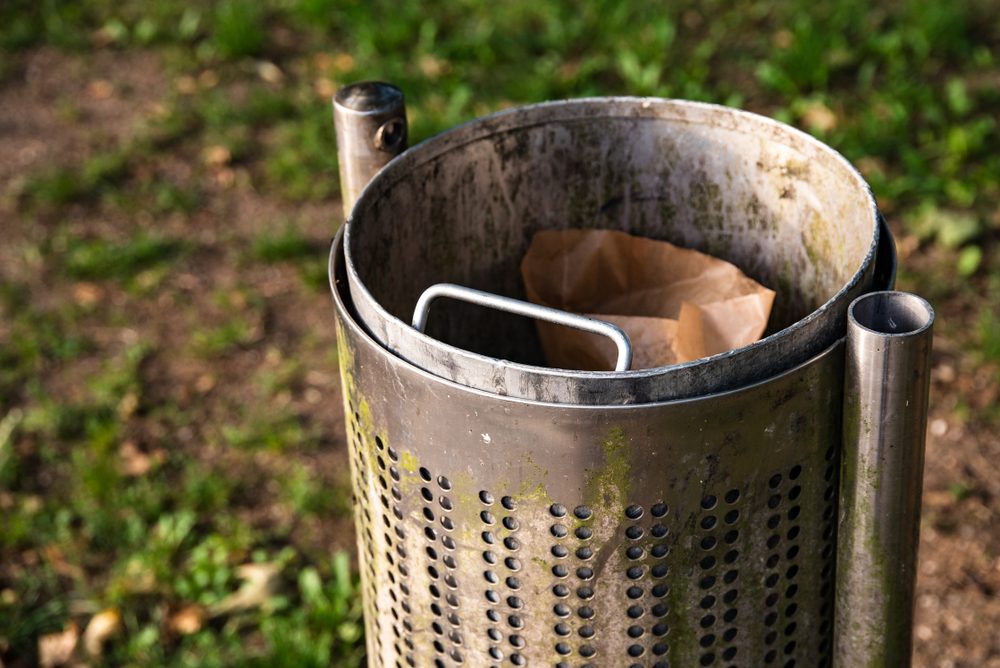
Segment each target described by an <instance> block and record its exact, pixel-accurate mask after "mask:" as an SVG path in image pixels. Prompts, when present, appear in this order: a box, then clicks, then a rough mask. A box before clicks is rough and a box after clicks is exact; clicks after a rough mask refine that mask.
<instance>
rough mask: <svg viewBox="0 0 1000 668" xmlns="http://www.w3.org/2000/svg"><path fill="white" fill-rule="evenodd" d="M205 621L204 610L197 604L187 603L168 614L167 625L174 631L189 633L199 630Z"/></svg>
mask: <svg viewBox="0 0 1000 668" xmlns="http://www.w3.org/2000/svg"><path fill="white" fill-rule="evenodd" d="M204 621H205V610H204V609H203V608H202V607H201V606H199V605H189V606H187V607H186V608H182V609H181V610H179V611H178V612H176V613H174V614H173V615H171V616H170V619H169V621H168V625H169V626H170V628H171V630H173V631H174V632H175V633H179V634H180V635H182V636H187V635H191V634H192V633H197V632H198V631H200V630H201V626H202V624H203V623H204Z"/></svg>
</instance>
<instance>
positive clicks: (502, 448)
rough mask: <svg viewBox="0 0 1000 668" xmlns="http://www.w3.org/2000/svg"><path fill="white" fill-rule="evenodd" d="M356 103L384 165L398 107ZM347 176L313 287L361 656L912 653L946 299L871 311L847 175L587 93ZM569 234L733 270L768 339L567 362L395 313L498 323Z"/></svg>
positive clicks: (568, 660) (484, 661)
mask: <svg viewBox="0 0 1000 668" xmlns="http://www.w3.org/2000/svg"><path fill="white" fill-rule="evenodd" d="M368 86H371V85H370V84H369V85H368ZM373 90H376V92H378V93H379V94H377V95H360V96H359V95H358V94H357V93H358V90H357V89H355V90H354V91H352V94H351V95H344V94H343V93H342V94H339V95H338V98H337V103H336V105H335V115H339V116H338V141H339V142H340V146H341V148H342V149H343V147H344V146H345V145H351V146H354V147H355V148H354V149H352V150H356V146H357V145H358V143H359V142H355V143H354V144H351V143H350V136H349V135H350V132H349V131H348V130H344V127H345V126H346V125H347V124H349V123H347V122H343V121H342V118H341V117H343V116H345V115H346V116H348V117H349V121H350V122H352V123H353V122H358V121H359V119H360V125H359V127H360V128H361V130H360V131H361V132H362V134H363V133H364V132H369V131H370V132H371V137H372V138H373V139H372V141H371V143H370V145H369V149H370V152H372V153H375V154H377V153H378V152H379V151H382V150H385V143H386V142H385V141H384V135H385V133H386V132H387V131H386V130H385V128H386V127H388V126H389V124H390V123H394V124H396V125H393V126H392V133H393V136H397V134H398V133H399V128H398V116H399V115H400V114H401V113H402V111H401V97H399V98H397V97H396V96H394V95H387V94H385V91H384V90H379V89H373ZM362 92H364V89H363V90H362ZM359 100H360V102H359ZM387 102H388V103H390V104H391V105H392V111H390V112H386V111H385V109H384V108H383V109H381V110H380V109H379V108H377V107H379V105H383V107H384V105H386V104H387ZM352 105H356V108H351V106H352ZM365 105H369V106H370V107H375V108H365ZM345 106H346V107H347V108H345ZM404 128H405V126H404ZM379 132H381V133H382V136H383V140H382V142H381V143H382V146H381V147H380V146H379V140H378V133H379ZM402 133H403V136H405V129H404V130H403V131H402ZM360 145H361V152H362V153H363V152H364V148H365V147H364V141H363V136H362V141H360ZM392 149H393V151H396V152H398V151H399V150H401V149H402V146H400V145H398V143H397V144H396V145H394V146H393V147H392ZM393 151H389V153H392V152H393ZM341 154H342V170H345V169H346V170H352V169H354V168H355V167H357V165H356V164H354V163H353V162H352V161H354V160H355V158H351V157H346V159H345V157H344V156H345V154H344V151H343V150H342V152H341ZM376 157H377V156H376ZM385 157H391V156H385ZM360 162H362V161H358V164H360ZM379 162H380V161H378V160H375V161H371V160H368V161H367V162H365V163H364V164H365V166H364V167H363V169H368V170H369V171H370V172H372V173H374V172H375V171H378V170H379V168H380V167H381V164H379ZM385 162H386V160H381V163H382V164H384V163H385ZM372 165H374V167H373V166H372ZM363 169H362V171H363ZM372 173H369V174H368V175H367V176H368V177H370V176H372ZM342 180H345V183H346V182H347V180H346V179H342ZM364 181H366V177H364V176H362V177H360V178H358V177H357V175H355V178H353V180H351V181H350V182H351V183H353V184H355V185H354V186H352V187H353V188H354V190H353V191H349V192H345V196H346V197H347V199H348V201H347V202H345V205H347V206H350V205H351V204H353V207H352V208H351V215H350V219H349V221H348V224H347V225H346V235H344V234H341V235H338V238H337V240H336V241H335V243H334V247H333V249H332V252H331V258H330V278H331V288H332V291H333V296H334V303H335V305H336V312H337V334H338V346H339V354H340V363H341V372H342V380H343V391H344V407H345V414H346V423H347V431H348V441H349V444H350V460H351V469H352V480H353V483H354V495H355V500H356V525H357V531H358V540H359V552H360V563H361V572H362V580H363V592H364V606H365V622H366V633H367V636H366V642H367V649H368V661H369V665H372V666H406V665H410V666H430V665H436V666H457V665H473V666H480V665H496V666H502V665H513V666H524V665H537V666H541V665H549V666H558V667H562V666H571V665H572V666H618V665H622V666H656V667H662V666H674V667H675V668H676V667H678V666H768V665H775V666H829V665H831V663H832V662H833V661H834V658H835V656H836V658H837V662H838V663H839V664H840V665H860V663H859V662H861V661H864V662H866V663H865V665H870V664H871V661H873V660H874V661H875V662H876V664H878V662H879V661H881V662H882V663H883V664H884V665H900V664H899V661H900V660H903V661H904V662H905V661H908V659H909V642H910V641H909V629H908V628H902V627H904V626H905V625H906V624H908V623H909V614H910V612H909V610H910V609H911V608H912V565H913V562H915V546H916V542H915V536H916V534H915V531H916V521H917V516H915V515H914V513H919V493H920V483H919V481H920V476H919V473H920V470H921V469H922V448H923V427H922V426H923V424H924V422H925V420H926V395H927V376H928V371H927V365H928V362H927V357H928V350H929V337H930V324H931V321H932V320H933V311H931V310H930V307H929V306H927V305H926V302H923V300H920V299H919V298H917V297H914V296H912V295H905V294H903V293H893V292H888V293H886V292H878V291H880V290H885V289H887V288H890V287H891V283H892V277H893V275H894V262H895V259H894V255H893V253H892V250H891V249H892V241H891V237H890V236H889V234H888V230H887V229H886V228H885V226H884V224H882V223H881V221H880V218H879V216H878V214H877V211H876V209H875V204H874V199H873V198H872V196H871V193H870V191H869V190H868V188H867V186H866V185H865V184H864V182H863V180H862V179H861V177H860V176H859V175H858V174H857V173H856V172H855V171H854V170H853V169H852V168H851V167H850V166H849V165H848V164H847V163H846V161H844V159H843V158H841V157H840V156H839V155H838V154H836V153H835V152H834V151H832V150H831V149H829V148H828V147H826V146H824V145H822V144H821V143H819V142H817V141H816V140H814V139H812V138H810V137H808V136H807V135H804V134H803V133H800V132H798V131H796V130H794V129H792V128H789V127H787V126H784V125H781V124H779V123H776V122H774V121H771V120H769V119H764V118H762V117H759V116H754V115H752V114H748V113H745V112H740V111H736V110H732V109H726V108H723V107H716V106H712V105H704V104H697V103H689V102H680V101H667V100H654V99H633V98H601V99H591V100H579V101H572V102H562V103H549V104H543V105H534V106H531V107H526V108H523V109H517V110H511V111H507V112H503V113H501V114H497V115H495V116H491V117H487V118H485V119H480V120H477V121H474V122H472V123H469V124H467V125H465V126H461V127H459V128H457V129H455V130H451V131H449V132H446V133H444V134H442V135H440V136H438V137H435V138H433V139H431V140H428V141H427V142H425V143H423V144H421V145H419V146H417V147H414V148H412V149H409V150H407V151H405V153H403V154H402V155H401V156H400V157H398V158H396V159H395V160H394V161H392V162H391V163H390V164H388V165H387V166H386V167H384V168H381V170H380V171H378V174H377V176H375V178H374V179H373V180H372V181H371V183H369V184H368V185H367V187H366V188H365V189H364V191H363V192H362V193H361V194H360V196H359V198H358V200H357V202H356V203H354V202H353V201H351V200H352V199H353V197H354V195H353V194H352V193H355V194H356V193H357V187H358V186H357V185H356V184H357V183H358V182H364ZM570 227H586V228H594V227H602V228H613V229H621V230H625V231H629V232H633V233H637V234H640V235H644V236H649V237H654V238H659V239H665V240H667V241H672V242H674V243H677V244H679V245H684V246H688V247H694V248H699V249H702V250H705V251H706V252H710V253H712V254H714V255H716V256H719V257H722V258H724V259H727V260H729V261H731V262H734V263H736V264H737V265H739V266H740V267H741V268H743V269H744V270H745V271H746V272H747V273H748V274H749V275H751V276H752V277H754V278H756V279H757V280H759V281H761V282H763V283H764V284H766V285H769V286H770V287H773V288H774V289H776V290H777V291H778V297H777V301H776V309H775V314H774V316H773V317H772V321H771V323H770V326H769V333H768V336H767V337H766V338H765V339H763V340H762V341H760V342H758V343H757V344H754V345H752V346H747V347H746V348H742V349H740V350H737V351H732V352H730V353H725V354H722V355H717V356H714V357H711V358H707V359H704V360H697V361H695V362H691V363H688V364H685V365H677V366H674V367H664V368H660V369H652V370H639V371H631V370H620V371H616V372H575V371H572V370H554V369H547V368H545V367H544V366H542V365H541V364H540V361H541V358H540V352H539V347H538V342H537V337H536V335H535V332H534V328H533V325H532V323H531V322H530V321H529V320H527V319H523V318H517V317H515V316H512V315H510V314H509V313H505V312H502V311H494V310H484V309H482V308H481V307H470V306H469V305H468V304H460V303H458V302H448V303H442V304H438V305H435V306H434V310H433V312H431V313H430V315H429V316H428V314H427V313H426V311H425V312H423V313H422V314H417V316H419V317H417V320H418V321H420V320H421V317H423V318H424V320H429V325H428V331H427V333H426V334H424V333H422V332H420V331H418V330H417V329H415V328H412V327H410V326H409V325H408V324H407V322H408V321H409V314H410V313H413V311H414V308H415V307H416V306H417V303H418V300H419V298H420V296H421V294H422V293H424V291H425V290H427V289H428V288H432V286H434V285H437V284H441V283H449V284H450V283H457V284H460V285H461V286H466V287H471V288H475V289H478V290H481V291H487V292H489V293H492V294H495V295H499V298H500V299H499V302H500V304H501V306H503V305H504V304H507V305H510V304H513V303H514V302H511V301H510V300H515V299H517V298H519V297H520V287H519V285H518V280H517V279H518V274H517V270H516V267H517V263H518V262H519V261H520V258H521V256H522V254H523V252H524V250H525V249H526V247H527V244H528V243H529V242H530V239H531V235H532V234H533V233H534V232H535V231H537V230H540V229H561V228H570ZM345 237H346V238H345ZM447 294H457V295H458V296H459V297H462V296H463V295H462V291H461V290H459V291H458V292H456V293H447ZM466 296H468V295H466ZM855 300H857V301H855ZM852 302H853V304H854V305H853V306H852V307H851V315H850V317H849V314H848V307H849V306H850V305H851V304H852ZM489 303H493V302H489ZM426 306H427V299H426V298H425V300H424V302H423V304H422V307H421V308H424V307H426ZM515 308H516V307H515ZM472 309H476V310H472ZM855 312H857V314H860V320H859V319H858V317H856V314H855ZM859 323H860V324H859ZM858 327H860V329H859V330H857V332H858V333H856V335H855V336H853V337H846V336H845V335H846V334H847V332H848V330H851V329H852V328H858ZM845 339H847V340H848V343H847V344H845ZM852 342H853V343H852ZM852 346H853V347H852ZM845 349H846V357H847V358H848V359H849V360H850V364H848V365H847V367H846V368H847V369H848V372H847V373H846V374H845ZM897 349H898V350H897ZM859 351H860V352H859ZM865 351H867V352H865ZM889 352H892V354H891V355H890V354H889ZM859 360H861V361H860V362H859ZM873 360H877V361H873ZM871 369H877V373H875V372H873V371H871ZM904 375H905V380H904ZM845 378H846V384H845ZM890 385H891V386H890ZM845 396H846V397H847V398H848V401H847V402H846V404H845ZM852 397H865V399H864V400H863V401H857V400H852V399H851V398H852ZM873 397H874V398H879V401H876V400H875V399H873ZM845 405H846V406H847V407H848V410H847V411H846V412H845V410H844V408H843V407H844V406H845ZM900 406H902V408H900ZM873 411H876V412H874V413H873ZM901 424H905V425H909V426H908V427H907V428H902V427H901V426H900V425H901ZM859 425H860V426H859ZM914 425H916V426H914ZM842 466H847V467H848V468H846V469H844V472H843V474H841V467H842ZM844 484H848V485H850V489H842V486H843V485H844ZM914 484H915V485H916V487H915V488H914ZM886 490H891V493H886ZM914 494H915V495H916V499H917V503H916V506H915V509H914V506H913V496H914ZM842 499H847V502H846V503H842V502H841V500H842ZM839 523H840V524H843V526H841V527H840V536H839V537H838V524H839ZM844 523H846V524H844ZM848 537H849V538H851V540H847V539H846V538H848ZM838 551H840V552H841V554H840V562H841V565H840V567H839V568H840V571H839V572H838V566H837V563H838ZM859 555H860V556H859ZM865 556H870V557H871V558H870V559H867V560H866V559H864V558H863V557H865ZM855 562H856V563H857V564H858V565H859V568H858V569H855V570H856V572H855V573H854V577H853V578H847V577H844V571H845V569H847V570H851V569H852V568H854V563H855ZM861 562H864V563H863V564H862V563H861ZM887 563H888V564H897V563H898V564H903V565H904V566H905V568H903V569H902V570H903V571H906V572H905V573H903V574H902V575H900V574H899V573H898V572H897V570H898V569H892V568H886V567H885V565H886V564H887ZM907 568H909V569H911V570H907ZM841 582H845V583H849V584H850V587H847V588H844V587H841V586H840V583H841ZM890 608H891V610H892V612H891V614H890V613H885V614H883V615H882V616H881V617H879V614H880V612H884V611H886V610H889V609H890ZM851 610H859V611H861V610H863V611H864V615H865V618H864V619H861V620H859V619H857V618H853V617H852V616H851ZM842 611H844V612H842ZM900 611H902V612H900ZM835 618H836V622H837V631H835V629H834V626H835V624H834V622H835ZM842 629H843V632H841V630H842ZM880 634H881V635H880ZM883 636H884V638H890V639H891V638H894V640H892V641H891V642H890V641H889V640H879V638H881V637H883ZM872 638H875V640H874V641H872ZM859 648H861V649H859ZM903 654H905V658H903V659H901V657H902V656H903ZM879 665H881V664H879Z"/></svg>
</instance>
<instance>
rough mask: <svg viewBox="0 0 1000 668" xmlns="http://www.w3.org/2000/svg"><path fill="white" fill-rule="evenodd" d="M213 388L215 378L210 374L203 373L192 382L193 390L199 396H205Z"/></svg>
mask: <svg viewBox="0 0 1000 668" xmlns="http://www.w3.org/2000/svg"><path fill="white" fill-rule="evenodd" d="M213 387H215V376H213V375H212V374H210V373H203V374H201V375H200V376H198V379H197V380H195V381H194V389H195V390H197V391H198V392H199V393H200V394H207V393H208V392H211V391H212V388H213Z"/></svg>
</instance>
